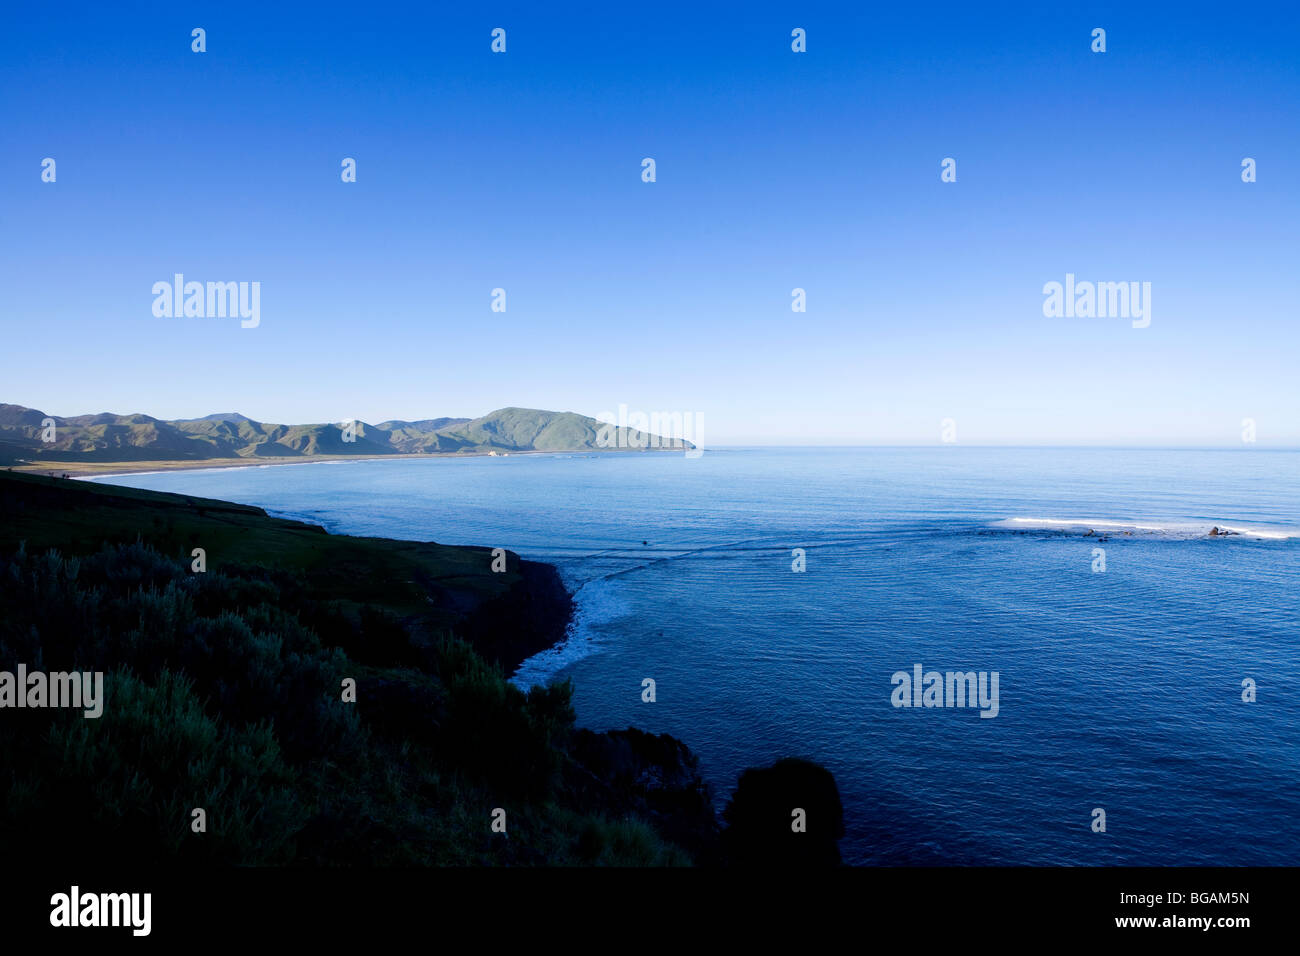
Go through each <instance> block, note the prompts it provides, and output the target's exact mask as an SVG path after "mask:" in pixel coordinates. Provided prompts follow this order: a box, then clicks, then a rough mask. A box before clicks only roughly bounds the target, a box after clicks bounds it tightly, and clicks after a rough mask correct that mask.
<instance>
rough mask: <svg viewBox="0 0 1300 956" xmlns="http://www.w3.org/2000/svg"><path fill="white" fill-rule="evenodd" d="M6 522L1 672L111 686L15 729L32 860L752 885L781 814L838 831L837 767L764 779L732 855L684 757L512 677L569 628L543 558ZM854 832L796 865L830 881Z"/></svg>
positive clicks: (3, 836)
mask: <svg viewBox="0 0 1300 956" xmlns="http://www.w3.org/2000/svg"><path fill="white" fill-rule="evenodd" d="M0 514H2V515H3V516H4V521H3V523H0V609H3V615H0V670H7V671H9V672H11V673H12V672H14V671H16V669H17V665H19V664H23V665H26V668H27V670H28V672H29V673H30V672H32V671H45V672H102V673H103V674H104V694H105V698H106V699H105V700H104V702H103V712H102V715H101V716H99V717H97V718H87V717H86V716H84V713H83V710H81V709H74V708H57V707H49V708H23V709H17V708H9V707H6V708H5V709H4V710H3V711H0V845H3V846H4V847H5V850H6V852H7V853H8V854H10V856H11V857H12V858H14V859H23V858H25V856H26V854H37V853H39V854H41V855H42V856H44V857H46V858H58V859H65V860H72V861H76V862H77V864H78V865H94V864H96V863H109V862H121V861H124V860H129V861H131V862H132V863H133V864H149V863H183V864H242V865H310V866H318V865H417V866H424V865H499V864H511V865H521V864H522V865H541V864H550V865H628V866H656V865H682V864H690V863H692V862H695V863H713V862H728V861H743V862H753V863H760V864H761V863H762V862H763V861H764V859H767V858H768V856H767V854H766V852H765V850H764V847H765V846H767V845H769V841H770V840H771V839H773V836H772V834H773V833H774V832H775V831H774V830H773V829H772V825H773V824H774V822H775V823H778V824H779V825H780V826H784V827H788V820H789V813H790V811H789V809H788V803H789V801H790V800H792V799H796V798H797V799H799V800H800V801H801V804H800V805H807V806H809V807H821V806H826V807H828V808H832V809H834V810H835V811H838V796H837V795H836V794H835V793H834V781H833V779H831V778H830V775H829V774H828V773H826V771H824V770H822V771H820V774H818V773H816V771H817V770H820V768H812V772H811V774H810V773H808V772H807V771H809V769H810V768H808V767H804V768H802V771H803V772H800V773H796V774H795V775H794V778H793V779H794V787H793V789H791V781H792V778H791V776H790V774H788V773H786V774H777V775H776V776H777V777H780V779H779V780H776V781H775V782H776V783H779V784H780V786H779V787H778V788H777V789H776V791H774V792H773V793H772V794H767V795H765V794H764V793H763V791H764V789H765V787H766V783H765V781H768V776H772V775H770V774H769V775H768V776H764V775H763V774H758V775H757V776H755V775H754V772H750V773H749V774H747V776H746V778H745V779H747V780H748V784H746V786H745V793H744V794H738V795H737V798H736V806H735V807H734V808H733V809H734V810H735V812H733V813H732V814H731V815H732V816H733V817H734V818H735V821H736V822H737V823H738V824H740V825H739V826H734V827H733V831H734V832H732V833H730V834H726V835H721V834H720V833H719V825H718V820H717V817H716V814H715V812H714V808H713V802H712V797H711V794H710V792H709V788H708V787H707V786H706V785H705V783H704V782H703V780H702V778H701V776H700V774H699V772H698V769H697V762H696V759H695V757H694V756H693V755H692V754H691V753H690V751H689V750H688V749H687V748H686V746H685V745H684V744H682V743H681V742H680V741H678V740H675V739H674V738H672V737H669V736H667V735H653V734H646V733H642V732H640V731H636V730H633V729H628V730H625V731H612V732H606V733H594V732H592V731H590V730H582V729H577V728H575V726H574V712H573V708H572V706H571V704H570V694H571V688H570V686H569V685H568V684H567V683H558V684H553V685H551V686H548V687H535V688H533V689H531V690H529V691H528V692H524V691H522V690H520V689H519V688H518V687H516V686H514V685H512V684H510V683H509V682H507V681H506V680H505V679H504V677H503V666H504V667H506V668H512V667H513V666H514V664H516V663H518V661H519V660H520V659H521V658H522V656H525V655H526V654H528V653H532V652H533V651H534V650H537V649H539V648H538V647H536V646H530V645H531V644H535V643H537V642H540V643H541V646H546V645H549V644H550V643H553V642H554V640H555V639H557V638H558V636H559V634H560V633H561V632H562V631H563V628H564V625H565V622H566V621H567V619H568V616H569V612H570V606H569V604H568V596H567V594H566V593H565V592H564V590H563V588H562V587H561V586H560V584H559V581H558V578H557V577H555V576H554V570H553V569H551V568H549V567H547V566H545V565H530V563H529V562H525V561H520V560H519V559H518V558H517V557H515V556H513V555H511V556H510V559H509V562H508V566H509V567H510V568H511V570H510V571H508V572H507V573H504V574H497V573H492V572H491V571H490V570H489V568H490V552H488V551H486V550H485V549H476V548H451V547H444V546H440V545H436V544H429V543H415V542H399V541H386V540H384V539H374V538H347V537H341V536H335V535H328V534H325V533H324V532H323V531H321V530H320V529H318V528H312V527H311V526H308V525H304V524H301V523H298V522H293V521H284V520H280V519H275V518H271V517H268V516H267V515H265V514H264V513H263V512H261V511H260V510H259V509H257V508H250V507H246V506H242V505H235V504H230V503H228V502H220V501H212V500H207V499H198V498H187V497H184V496H179V495H167V494H161V493H156V492H144V491H134V490H130V489H122V488H113V487H108V486H100V485H92V484H87V483H84V482H73V481H65V480H59V479H49V478H40V477H36V476H32V475H18V474H13V473H9V472H0ZM195 547H200V548H203V549H204V550H205V551H206V552H207V565H206V568H205V569H204V570H202V571H198V570H195V567H194V563H193V562H194V560H195V559H194V558H193V556H192V552H193V549H194V548H195ZM521 609H522V610H521ZM528 627H531V628H533V632H532V633H531V634H527V633H526V634H524V636H523V637H521V636H520V634H521V631H526V630H527V628H528ZM349 679H350V680H353V681H355V682H356V693H355V700H354V701H352V700H348V699H345V695H344V693H343V691H344V684H345V681H347V680H349ZM800 779H802V780H805V781H808V782H809V783H810V784H811V785H814V791H815V792H814V791H806V792H805V791H804V790H803V789H802V788H801V787H800V786H799V784H798V780H800ZM196 809H202V810H203V811H204V812H205V815H206V821H205V822H206V830H205V831H204V832H196V831H195V830H194V829H193V824H194V821H195V817H194V814H193V811H194V810H196ZM498 809H500V810H504V811H505V821H504V822H505V832H504V833H502V832H497V831H495V830H494V829H493V827H492V823H493V818H494V814H495V813H496V811H497V810H498ZM827 819H829V817H827ZM836 820H838V817H836ZM840 832H842V831H841V830H838V829H834V828H832V829H831V830H826V831H823V830H822V829H821V828H820V827H819V828H818V840H817V842H818V843H819V844H820V847H819V849H818V852H817V853H815V854H811V855H810V854H806V853H805V854H802V855H799V854H792V853H790V852H789V850H790V848H789V847H784V848H783V849H782V858H783V859H791V860H794V861H795V862H817V863H831V862H834V861H835V860H837V859H838V852H837V851H834V848H833V843H834V840H835V839H837V838H838V835H839V833H840ZM828 840H829V843H830V846H829V847H828V846H827V842H828ZM785 842H787V843H788V839H787V840H786V841H785ZM810 849H811V848H810ZM51 855H53V856H51Z"/></svg>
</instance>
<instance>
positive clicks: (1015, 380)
mask: <svg viewBox="0 0 1300 956" xmlns="http://www.w3.org/2000/svg"><path fill="white" fill-rule="evenodd" d="M473 6H474V5H472V4H455V5H446V7H445V8H444V7H443V5H439V4H429V3H421V4H409V5H402V6H401V9H400V10H390V9H389V7H390V5H389V4H356V5H351V4H349V5H344V6H339V7H337V9H335V8H331V7H330V6H328V5H318V4H302V5H295V6H292V7H289V6H286V5H280V4H267V3H265V2H262V3H256V4H252V3H232V2H222V3H210V4H164V3H158V4H147V5H146V4H125V5H122V6H120V7H119V6H118V5H106V4H80V3H74V4H55V5H42V4H23V5H21V6H17V7H14V8H13V9H12V10H10V11H9V13H8V14H7V16H6V25H5V29H4V31H3V32H2V33H0V117H2V118H3V119H2V122H3V131H2V138H3V146H2V147H0V244H2V248H0V251H2V252H3V255H2V256H0V281H3V286H4V294H5V302H4V310H3V319H2V320H0V321H3V323H4V335H3V341H4V345H5V347H4V349H3V350H2V351H0V401H7V402H14V403H18V404H23V405H29V406H34V407H37V408H41V409H43V410H44V411H47V412H50V413H53V414H60V415H71V414H78V413H84V412H91V411H113V412H118V413H126V412H137V411H138V412H146V413H149V414H152V415H156V416H159V417H168V418H170V417H192V416H198V415H202V414H206V413H208V412H213V411H241V412H243V413H245V414H248V415H251V416H253V417H254V418H258V419H261V420H264V421H289V422H302V421H327V420H335V421H337V420H341V419H345V418H360V419H363V420H368V421H372V422H373V421H379V420H382V419H385V418H393V417H397V418H421V417H428V416H438V415H464V416H473V415H477V414H481V413H483V412H486V411H488V410H490V409H493V408H496V407H500V406H503V405H525V406H532V407H541V408H551V409H559V410H572V411H578V412H583V413H586V414H593V415H594V414H596V413H598V412H601V411H604V410H613V409H616V408H617V406H618V404H619V403H626V404H627V405H629V406H630V408H631V409H633V410H636V409H641V410H645V411H674V410H675V411H691V412H697V413H700V414H702V415H703V418H704V430H703V433H702V438H703V439H704V442H705V444H706V445H707V444H713V445H719V444H786V443H831V444H854V443H877V442H881V443H901V444H910V443H918V444H928V443H932V442H935V441H937V440H938V436H939V423H940V420H941V419H944V418H953V419H955V421H956V422H957V437H958V440H959V441H960V442H963V443H982V442H994V443H1015V444H1019V443H1047V444H1071V443H1096V442H1101V443H1117V444H1122V443H1138V444H1151V445H1162V444H1194V445H1228V446H1232V445H1236V446H1238V447H1240V433H1241V420H1242V419H1243V418H1247V417H1249V418H1253V419H1255V421H1256V423H1257V428H1258V435H1259V444H1260V446H1266V445H1289V446H1294V445H1297V444H1300V385H1298V384H1297V379H1298V378H1300V376H1298V375H1297V359H1298V358H1300V201H1298V200H1300V12H1297V8H1296V6H1295V4H1293V3H1292V4H1276V5H1275V4H1267V3H1266V4H1261V5H1254V4H1252V5H1249V6H1247V7H1242V8H1233V7H1224V6H1222V5H1219V4H1203V5H1201V4H1183V3H1179V4H1173V3H1170V4H1140V5H1135V4H1131V3H1116V4H1046V3H1034V4H1024V5H1022V6H1019V7H1016V8H1007V7H1005V6H1004V5H1001V4H999V5H996V6H997V7H998V8H999V9H998V10H997V11H996V12H993V13H989V12H986V11H985V10H984V9H983V8H984V7H986V6H990V5H986V4H978V5H977V4H956V5H953V4H938V5H927V4H922V5H898V4H892V5H889V6H881V7H873V6H871V5H863V4H843V5H823V4H817V5H813V6H809V5H808V4H805V3H798V4H795V3H791V4H776V5H753V4H743V5H742V4H728V5H726V6H725V8H723V6H722V5H717V7H716V8H715V7H712V6H710V5H704V4H685V5H680V6H677V5H673V4H666V3H655V4H649V5H638V4H621V5H617V7H616V8H607V5H598V4H592V5H590V6H586V7H576V6H574V7H569V6H566V7H564V8H563V9H561V10H558V11H554V12H552V11H553V10H554V5H551V4H540V5H539V4H518V5H503V4H493V5H490V6H488V7H487V8H485V11H484V12H477V11H475V10H473V9H470V8H471V7H473ZM901 6H909V7H910V9H907V10H900V9H899V8H900V7H901ZM1136 6H1140V7H1142V8H1143V9H1140V10H1137V9H1133V8H1134V7H1136ZM194 27H203V28H204V29H206V31H207V52H206V53H203V54H197V53H193V52H191V50H190V43H191V38H190V31H191V29H192V28H194ZM494 27H503V28H505V29H506V30H507V53H505V54H504V55H494V54H493V53H491V52H490V49H489V45H490V39H491V38H490V31H491V30H492V28H494ZM794 27H802V28H804V29H805V30H806V31H807V36H808V52H807V53H804V54H795V53H793V52H791V50H790V31H791V30H792V29H793V28H794ZM1094 27H1103V28H1105V29H1106V31H1107V52H1106V53H1104V54H1095V53H1093V52H1091V50H1090V44H1091V37H1090V34H1091V31H1092V29H1093V28H1094ZM47 156H48V157H53V158H54V159H55V160H56V161H57V164H58V165H57V176H58V179H57V182H55V183H53V184H47V183H42V182H41V179H40V173H41V169H40V163H41V160H42V159H43V158H44V157H47ZM646 156H650V157H654V158H655V160H656V162H657V166H658V169H657V172H658V181H657V182H655V183H653V184H647V183H643V182H642V181H641V160H642V158H643V157H646ZM1247 156H1249V157H1253V158H1254V159H1256V161H1257V163H1258V182H1255V183H1253V184H1245V183H1243V182H1242V181H1241V178H1240V163H1241V160H1242V158H1243V157H1247ZM344 157H353V158H355V159H356V160H357V164H358V181H357V182H356V183H355V184H344V183H342V182H341V181H340V176H339V173H340V162H341V160H342V159H343V158H344ZM944 157H954V158H956V160H957V163H958V167H957V172H958V180H957V182H956V183H952V184H945V183H941V182H940V178H939V173H940V161H941V160H942V159H943V158H944ZM176 272H182V273H184V274H185V275H186V277H187V279H194V280H199V281H207V280H213V281H241V280H242V281H258V282H260V283H261V325H260V326H259V327H258V328H256V329H241V328H240V326H239V322H238V321H237V320H229V319H224V320H223V319H195V318H191V319H168V318H162V319H160V318H155V317H154V315H153V313H152V309H151V307H152V303H153V295H152V293H151V288H152V285H153V283H155V282H157V281H160V280H170V278H171V276H172V275H173V273H176ZM1066 273H1074V274H1076V275H1077V276H1078V277H1079V279H1081V280H1085V279H1090V280H1094V281H1129V280H1135V281H1147V282H1150V283H1151V284H1152V303H1151V305H1152V322H1151V325H1150V327H1149V328H1145V329H1134V328H1132V327H1131V324H1130V322H1129V321H1127V320H1125V319H1114V318H1108V319H1099V318H1094V319H1079V318H1071V319H1065V318H1050V319H1049V318H1045V317H1044V316H1043V311H1042V303H1043V294H1042V287H1043V284H1044V283H1045V282H1049V281H1053V280H1055V281H1063V280H1064V277H1065V274H1066ZM495 287H502V288H505V289H506V293H507V303H508V310H507V312H505V313H504V314H501V313H494V312H492V311H491V310H490V308H489V306H490V293H491V290H492V289H493V288H495ZM794 287H802V288H804V289H806V290H807V297H808V310H807V312H806V313H804V314H797V313H793V312H792V311H791V309H790V294H791V289H792V288H794Z"/></svg>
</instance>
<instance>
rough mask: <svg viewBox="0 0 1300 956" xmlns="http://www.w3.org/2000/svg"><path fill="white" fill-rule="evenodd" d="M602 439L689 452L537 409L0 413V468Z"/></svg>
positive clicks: (586, 443) (441, 450)
mask: <svg viewBox="0 0 1300 956" xmlns="http://www.w3.org/2000/svg"><path fill="white" fill-rule="evenodd" d="M51 422H52V423H53V431H52V432H51V431H50V427H49V426H50V423H51ZM602 428H605V429H608V433H607V435H606V436H605V438H606V442H607V444H606V445H601V444H598V443H597V436H598V435H599V434H600V431H601V429H602ZM615 432H617V435H614V433H615ZM48 438H53V441H48V440H47V439H48ZM349 438H350V439H351V440H348V439H349ZM611 440H612V441H613V442H614V447H616V448H637V447H640V448H656V447H669V448H685V447H692V446H691V444H690V443H689V442H682V441H680V440H679V441H678V442H677V443H676V444H674V443H672V442H671V441H669V440H668V439H664V438H660V437H659V436H655V435H650V434H648V433H646V432H641V431H637V430H635V429H631V428H621V429H615V428H611V427H610V426H607V425H605V424H604V423H603V422H601V421H599V420H597V419H595V418H589V417H587V416H586V415H579V414H576V413H575V412H548V411H543V410H541V409H536V408H499V409H497V410H496V411H494V412H489V413H488V414H486V415H483V416H481V417H479V418H472V419H471V418H424V419H420V420H418V421H401V420H397V419H394V420H391V421H385V422H379V423H378V424H374V425H372V424H368V423H366V422H356V423H354V424H353V425H352V427H350V428H345V426H344V424H343V423H327V424H312V425H274V424H270V423H267V422H259V421H255V420H254V419H251V418H249V417H248V416H246V415H241V414H239V413H237V412H222V413H217V414H214V415H205V416H204V417H202V418H185V419H175V420H172V421H167V420H164V419H159V418H153V417H151V416H149V415H138V414H137V415H114V414H111V413H107V412H105V413H101V414H98V415H76V416H73V417H71V418H60V417H59V416H57V415H47V414H45V413H44V412H42V411H39V410H38V409H34V408H26V407H24V406H22V405H5V404H0V463H6V464H12V463H17V462H24V461H27V462H42V461H50V462H54V461H68V462H72V461H84V462H118V461H123V462H126V461H201V460H204V459H229V458H249V459H258V458H311V457H318V456H347V457H367V458H368V457H377V456H381V455H402V454H406V455H410V454H457V453H459V454H483V453H490V452H498V453H508V452H528V451H551V452H557V451H606V450H610V449H609V447H608V442H609V441H611Z"/></svg>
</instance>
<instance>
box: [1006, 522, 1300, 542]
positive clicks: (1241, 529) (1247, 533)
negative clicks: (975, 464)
mask: <svg viewBox="0 0 1300 956" xmlns="http://www.w3.org/2000/svg"><path fill="white" fill-rule="evenodd" d="M993 526H994V527H998V528H1023V529H1040V530H1047V529H1052V528H1087V529H1089V530H1093V529H1104V530H1106V531H1112V532H1115V531H1139V532H1142V533H1144V534H1153V535H1168V536H1171V537H1178V538H1200V537H1208V536H1209V534H1210V529H1211V528H1214V527H1216V526H1217V527H1218V528H1219V530H1221V531H1231V532H1234V533H1235V534H1239V535H1241V536H1242V537H1247V538H1266V539H1268V540H1271V541H1286V540H1288V539H1291V538H1297V537H1300V528H1291V527H1286V526H1284V525H1250V526H1247V525H1236V524H1227V523H1225V522H1222V521H1211V522H1204V521H1190V520H1189V521H1161V522H1158V523H1157V522H1152V521H1147V520H1134V521H1123V520H1116V519H1113V518H1037V517H1033V518H1006V519H1004V520H1002V521H995V522H994V523H993Z"/></svg>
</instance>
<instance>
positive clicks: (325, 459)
mask: <svg viewBox="0 0 1300 956" xmlns="http://www.w3.org/2000/svg"><path fill="white" fill-rule="evenodd" d="M654 451H681V449H680V448H645V449H627V448H611V449H601V448H577V449H571V450H555V451H541V450H537V449H529V450H527V451H503V452H495V453H493V452H492V451H490V450H489V451H465V452H454V451H453V452H442V453H437V452H435V453H423V452H413V453H406V452H398V453H395V454H392V455H366V456H362V455H311V456H299V457H292V456H286V457H275V458H254V459H248V458H203V459H185V460H175V459H163V460H159V461H130V462H128V461H113V462H108V461H102V462H101V461H63V462H53V461H51V462H48V463H40V464H37V463H33V462H31V461H21V462H15V463H14V464H12V465H9V466H7V468H8V470H9V471H12V472H14V473H15V474H26V475H40V476H41V477H44V478H62V477H63V476H64V475H67V476H68V477H69V478H70V479H76V480H86V479H93V478H120V477H125V476H127V475H150V474H157V473H161V472H168V471H204V470H217V469H226V468H273V467H278V466H280V465H325V464H339V463H342V462H363V461H393V460H396V459H406V460H410V459H425V458H428V459H449V458H450V459H455V458H512V457H515V456H522V455H611V454H613V455H616V454H645V453H646V452H654Z"/></svg>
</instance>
